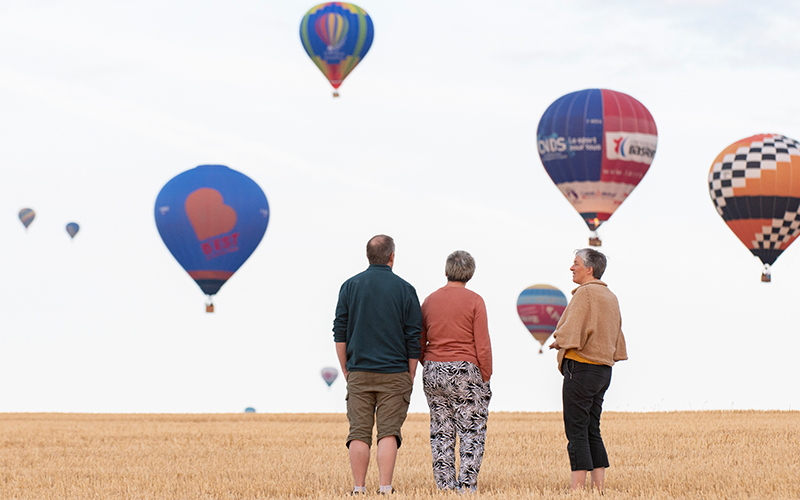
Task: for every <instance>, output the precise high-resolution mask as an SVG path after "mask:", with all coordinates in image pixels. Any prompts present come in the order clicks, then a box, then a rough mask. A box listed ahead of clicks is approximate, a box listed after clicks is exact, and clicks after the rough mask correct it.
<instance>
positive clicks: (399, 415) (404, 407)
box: [374, 372, 414, 490]
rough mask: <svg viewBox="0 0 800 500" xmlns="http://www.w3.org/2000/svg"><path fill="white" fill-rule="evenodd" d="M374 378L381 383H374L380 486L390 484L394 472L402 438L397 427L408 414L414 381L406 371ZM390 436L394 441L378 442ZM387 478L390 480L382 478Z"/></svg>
mask: <svg viewBox="0 0 800 500" xmlns="http://www.w3.org/2000/svg"><path fill="white" fill-rule="evenodd" d="M374 375H376V376H378V378H377V379H376V380H380V381H381V382H380V384H378V385H377V386H376V390H377V398H376V404H375V420H376V424H377V428H378V443H379V445H378V446H379V448H378V453H379V456H378V475H379V476H380V479H381V484H380V487H381V490H383V489H389V490H391V488H392V483H391V480H392V476H393V475H394V465H395V460H396V458H397V449H398V448H400V446H401V445H402V442H403V436H402V434H401V432H400V430H401V429H402V427H403V422H405V420H406V415H407V414H408V404H409V403H410V402H411V391H412V390H413V388H414V385H413V383H412V381H411V376H410V375H409V374H408V372H403V373H386V374H383V373H376V374H374ZM387 437H391V438H393V439H394V440H395V443H394V445H389V444H388V443H386V444H385V445H383V446H381V443H382V442H383V441H384V440H385V439H386V438H387ZM385 479H388V481H389V482H386V483H384V482H383V481H384V480H385Z"/></svg>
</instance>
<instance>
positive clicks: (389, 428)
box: [345, 372, 414, 448]
mask: <svg viewBox="0 0 800 500" xmlns="http://www.w3.org/2000/svg"><path fill="white" fill-rule="evenodd" d="M413 388H414V384H413V383H412V381H411V375H409V374H408V372H402V373H371V372H350V373H348V374H347V397H346V398H345V399H346V400H347V420H348V421H349V422H350V434H349V435H348V436H347V447H348V448H349V447H350V441H352V440H354V439H357V440H359V441H363V442H364V443H367V446H372V427H373V425H374V424H375V421H376V420H377V427H378V441H380V440H381V439H383V438H385V437H387V436H394V437H395V438H396V439H397V447H398V448H400V444H401V443H402V441H403V436H402V435H401V434H400V428H401V427H403V422H405V420H406V414H407V413H408V404H409V403H410V402H411V390H412V389H413Z"/></svg>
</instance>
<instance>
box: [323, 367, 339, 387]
mask: <svg viewBox="0 0 800 500" xmlns="http://www.w3.org/2000/svg"><path fill="white" fill-rule="evenodd" d="M338 376H339V370H337V369H336V368H333V367H331V366H326V367H325V368H323V369H322V380H324V381H325V383H326V384H328V387H330V386H331V385H333V382H334V381H336V377H338Z"/></svg>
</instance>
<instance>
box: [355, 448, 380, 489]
mask: <svg viewBox="0 0 800 500" xmlns="http://www.w3.org/2000/svg"><path fill="white" fill-rule="evenodd" d="M378 445H379V446H380V443H378ZM349 453H350V470H352V471H353V484H354V485H355V486H364V485H365V484H366V480H367V468H369V445H368V444H367V443H365V442H364V441H359V440H357V439H354V440H353V441H350V450H349ZM378 453H380V447H379V448H378ZM379 456H380V455H379Z"/></svg>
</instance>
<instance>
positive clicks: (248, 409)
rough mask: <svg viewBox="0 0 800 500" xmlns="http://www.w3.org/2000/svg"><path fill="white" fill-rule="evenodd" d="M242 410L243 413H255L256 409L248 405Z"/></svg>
mask: <svg viewBox="0 0 800 500" xmlns="http://www.w3.org/2000/svg"><path fill="white" fill-rule="evenodd" d="M244 412H245V413H255V412H256V409H255V408H252V407H250V406H248V407H247V408H245V409H244Z"/></svg>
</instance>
